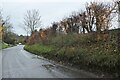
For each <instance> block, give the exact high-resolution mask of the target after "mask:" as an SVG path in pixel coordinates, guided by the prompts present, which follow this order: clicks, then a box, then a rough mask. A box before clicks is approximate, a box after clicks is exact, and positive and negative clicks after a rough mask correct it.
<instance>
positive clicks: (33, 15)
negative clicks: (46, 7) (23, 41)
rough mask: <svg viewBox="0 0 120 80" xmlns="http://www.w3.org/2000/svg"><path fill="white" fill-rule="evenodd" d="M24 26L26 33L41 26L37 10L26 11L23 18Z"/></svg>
mask: <svg viewBox="0 0 120 80" xmlns="http://www.w3.org/2000/svg"><path fill="white" fill-rule="evenodd" d="M24 25H25V28H24V29H27V31H29V32H30V34H32V32H33V31H34V30H35V29H36V28H39V27H40V25H41V16H40V14H39V11H38V10H28V11H27V13H26V15H25V17H24ZM25 31H26V30H25Z"/></svg>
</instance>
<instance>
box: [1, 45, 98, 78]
mask: <svg viewBox="0 0 120 80" xmlns="http://www.w3.org/2000/svg"><path fill="white" fill-rule="evenodd" d="M23 47H24V46H23V45H18V46H15V47H11V48H7V49H3V50H2V77H3V78H94V77H96V76H95V75H94V74H92V73H89V72H85V71H83V70H77V69H73V68H68V67H65V66H62V65H59V64H56V63H54V62H51V61H49V60H47V59H45V58H43V57H40V56H36V55H34V54H31V53H29V52H27V51H25V50H24V49H23Z"/></svg>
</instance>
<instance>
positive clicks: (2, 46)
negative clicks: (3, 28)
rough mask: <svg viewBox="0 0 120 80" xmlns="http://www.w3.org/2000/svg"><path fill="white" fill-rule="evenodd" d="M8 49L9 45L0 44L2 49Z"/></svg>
mask: <svg viewBox="0 0 120 80" xmlns="http://www.w3.org/2000/svg"><path fill="white" fill-rule="evenodd" d="M8 47H9V45H8V44H7V43H4V42H2V43H1V48H2V49H5V48H8Z"/></svg>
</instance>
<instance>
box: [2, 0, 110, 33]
mask: <svg viewBox="0 0 120 80" xmlns="http://www.w3.org/2000/svg"><path fill="white" fill-rule="evenodd" d="M91 1H94V0H0V7H2V8H3V13H4V17H5V16H7V15H10V17H11V22H12V24H13V27H14V31H15V33H17V34H19V35H20V34H23V35H24V34H26V33H25V31H24V30H23V29H22V28H21V27H20V26H19V25H20V23H23V18H24V14H25V13H26V11H27V10H32V9H39V11H40V15H41V20H42V27H47V26H48V25H50V24H51V23H52V22H54V21H59V20H61V19H62V18H64V17H67V16H69V15H70V14H71V12H73V11H80V10H81V9H82V10H84V6H85V3H86V2H91ZM95 1H104V2H105V1H109V2H110V1H112V0H95Z"/></svg>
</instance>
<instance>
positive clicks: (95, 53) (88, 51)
mask: <svg viewBox="0 0 120 80" xmlns="http://www.w3.org/2000/svg"><path fill="white" fill-rule="evenodd" d="M118 31H119V30H111V31H109V39H108V40H106V41H103V40H99V41H97V40H96V36H95V35H94V34H75V33H72V34H68V35H57V36H56V37H53V38H51V39H49V41H47V42H46V43H41V42H40V43H36V44H33V45H25V47H24V49H25V50H27V51H29V52H31V53H34V54H37V55H40V56H43V57H45V58H48V59H52V60H55V61H57V62H60V63H67V64H70V65H71V66H77V67H79V68H82V69H86V70H89V71H90V70H92V71H95V72H98V73H100V74H110V75H112V76H117V77H118V76H120V75H119V70H120V69H119V68H120V53H119V49H118V45H119V44H118Z"/></svg>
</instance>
